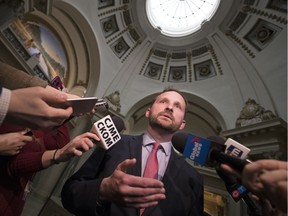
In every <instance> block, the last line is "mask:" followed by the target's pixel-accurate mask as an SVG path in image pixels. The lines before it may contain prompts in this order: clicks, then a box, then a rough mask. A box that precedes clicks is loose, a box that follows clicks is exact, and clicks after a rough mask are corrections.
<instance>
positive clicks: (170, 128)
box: [149, 112, 180, 133]
mask: <svg viewBox="0 0 288 216" xmlns="http://www.w3.org/2000/svg"><path fill="white" fill-rule="evenodd" d="M162 114H163V112H161V113H158V114H157V115H153V114H152V113H151V114H150V115H149V124H150V125H151V127H153V128H157V129H161V130H163V131H165V132H169V133H174V132H176V131H178V130H179V128H180V123H179V125H177V124H175V123H174V119H170V120H171V123H170V124H168V123H167V124H165V123H163V122H161V120H159V119H158V117H159V116H161V115H162Z"/></svg>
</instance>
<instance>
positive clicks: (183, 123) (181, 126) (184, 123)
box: [179, 119, 186, 130]
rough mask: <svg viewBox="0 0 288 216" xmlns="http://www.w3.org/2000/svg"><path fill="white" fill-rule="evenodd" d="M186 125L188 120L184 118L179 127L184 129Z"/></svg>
mask: <svg viewBox="0 0 288 216" xmlns="http://www.w3.org/2000/svg"><path fill="white" fill-rule="evenodd" d="M185 125H186V121H185V119H183V120H182V123H181V125H180V127H179V130H182V129H183V128H184V127H185Z"/></svg>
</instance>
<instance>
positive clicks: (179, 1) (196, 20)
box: [146, 0, 220, 37]
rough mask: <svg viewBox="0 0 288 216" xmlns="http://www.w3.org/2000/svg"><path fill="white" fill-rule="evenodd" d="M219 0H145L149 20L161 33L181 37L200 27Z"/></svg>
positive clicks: (211, 13)
mask: <svg viewBox="0 0 288 216" xmlns="http://www.w3.org/2000/svg"><path fill="white" fill-rule="evenodd" d="M219 3H220V0H146V12H147V17H148V19H149V22H150V23H151V25H152V26H153V27H154V28H157V29H159V30H160V31H161V33H162V34H164V35H167V36H170V37H182V36H186V35H189V34H192V33H193V32H196V31H198V30H199V29H201V26H202V24H203V23H204V22H206V21H209V20H210V19H211V18H212V17H213V15H214V14H215V12H216V10H217V8H218V6H219Z"/></svg>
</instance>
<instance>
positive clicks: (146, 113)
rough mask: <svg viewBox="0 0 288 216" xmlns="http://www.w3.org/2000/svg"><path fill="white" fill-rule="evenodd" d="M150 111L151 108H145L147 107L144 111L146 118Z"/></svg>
mask: <svg viewBox="0 0 288 216" xmlns="http://www.w3.org/2000/svg"><path fill="white" fill-rule="evenodd" d="M150 111H151V108H147V109H146V112H145V116H146V118H148V117H149V114H150Z"/></svg>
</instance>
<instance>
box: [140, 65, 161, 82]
mask: <svg viewBox="0 0 288 216" xmlns="http://www.w3.org/2000/svg"><path fill="white" fill-rule="evenodd" d="M162 70H163V65H160V64H156V63H153V62H149V64H148V65H147V67H146V70H145V73H144V76H146V77H149V78H151V79H155V80H160V76H161V73H162Z"/></svg>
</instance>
